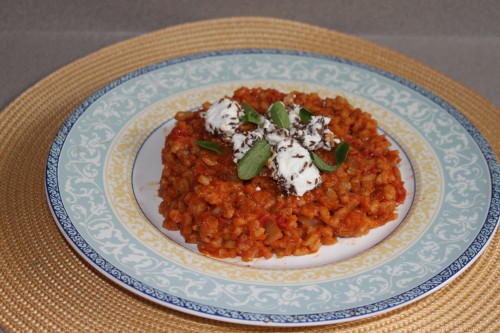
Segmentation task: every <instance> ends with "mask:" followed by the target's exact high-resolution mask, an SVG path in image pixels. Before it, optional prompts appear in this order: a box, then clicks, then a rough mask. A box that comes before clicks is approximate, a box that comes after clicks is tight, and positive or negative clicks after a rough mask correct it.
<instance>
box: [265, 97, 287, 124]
mask: <svg viewBox="0 0 500 333" xmlns="http://www.w3.org/2000/svg"><path fill="white" fill-rule="evenodd" d="M269 112H271V117H272V119H273V123H274V124H276V126H278V127H279V128H284V129H287V130H288V129H290V118H289V117H288V112H286V109H285V104H283V102H281V101H276V102H274V103H273V105H272V106H271V110H270V111H269Z"/></svg>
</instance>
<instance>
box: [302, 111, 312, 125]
mask: <svg viewBox="0 0 500 333" xmlns="http://www.w3.org/2000/svg"><path fill="white" fill-rule="evenodd" d="M312 116H313V114H312V112H311V111H309V110H308V109H306V108H300V112H299V117H300V121H302V122H303V123H305V124H307V123H308V122H310V121H311V118H312Z"/></svg>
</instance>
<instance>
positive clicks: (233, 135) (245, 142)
mask: <svg viewBox="0 0 500 333" xmlns="http://www.w3.org/2000/svg"><path fill="white" fill-rule="evenodd" d="M270 109H271V107H270ZM270 109H269V110H270ZM300 109H301V106H299V105H295V104H294V105H288V106H287V107H286V111H287V112H288V117H289V119H290V129H285V128H280V127H278V126H276V124H274V123H273V121H272V117H271V115H270V113H271V112H269V110H268V112H267V113H266V114H265V116H263V117H261V119H260V122H259V124H258V126H257V127H256V128H255V130H253V131H241V130H240V129H239V125H240V121H239V116H240V115H241V114H242V113H243V112H242V110H241V107H240V106H239V105H238V103H236V102H235V101H232V100H230V99H226V98H224V99H221V100H219V101H217V102H215V103H214V104H212V105H211V106H210V108H209V109H208V110H207V112H206V114H205V115H204V117H205V128H206V130H207V131H208V132H210V133H212V134H215V135H218V136H221V137H223V138H225V139H226V140H230V141H231V144H232V148H233V161H234V163H238V161H240V160H241V159H242V158H243V156H245V154H246V153H247V152H248V151H249V150H250V148H251V147H252V146H253V145H254V144H255V143H256V142H258V141H261V140H263V139H265V140H267V142H268V143H269V145H270V146H271V149H272V151H273V155H272V156H271V158H270V159H269V160H268V162H267V165H268V167H269V168H270V169H271V171H272V177H273V179H275V180H276V181H277V182H278V184H279V185H280V186H281V187H282V188H283V189H284V190H285V191H286V192H287V193H288V194H292V195H297V196H302V195H303V194H304V193H305V192H307V191H310V190H312V189H314V188H316V187H318V186H319V185H320V184H321V181H322V180H321V175H320V172H319V169H318V168H317V167H316V165H315V164H314V162H313V160H312V159H311V156H310V154H309V151H313V150H317V149H325V150H331V149H332V145H334V144H335V143H337V141H339V140H338V139H337V138H335V137H334V134H333V133H332V132H331V131H330V129H329V128H328V124H329V123H330V118H328V117H323V116H311V117H310V120H309V121H308V122H307V123H304V122H302V121H301V118H300Z"/></svg>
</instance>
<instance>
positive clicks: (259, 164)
mask: <svg viewBox="0 0 500 333" xmlns="http://www.w3.org/2000/svg"><path fill="white" fill-rule="evenodd" d="M271 155H272V152H271V146H270V145H269V142H267V140H260V141H258V142H256V143H255V144H254V145H253V146H252V148H250V149H249V150H248V151H247V153H246V154H245V155H244V156H243V157H242V159H241V160H239V161H238V163H237V164H236V168H237V170H238V177H239V178H240V179H243V180H249V179H252V178H253V177H255V176H257V175H258V174H259V172H260V171H261V170H262V168H263V167H264V165H265V164H266V162H267V160H268V159H269V158H270V157H271Z"/></svg>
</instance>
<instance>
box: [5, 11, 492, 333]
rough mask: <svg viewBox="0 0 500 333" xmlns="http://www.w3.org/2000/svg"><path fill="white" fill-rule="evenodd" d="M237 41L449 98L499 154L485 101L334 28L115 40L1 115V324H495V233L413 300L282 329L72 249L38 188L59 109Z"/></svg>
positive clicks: (212, 29) (433, 328) (263, 25)
mask: <svg viewBox="0 0 500 333" xmlns="http://www.w3.org/2000/svg"><path fill="white" fill-rule="evenodd" d="M240 48H272V49H287V50H303V51H308V52H313V53H322V54H326V55H333V56H338V57H344V58H348V59H352V60H355V61H358V62H362V63H366V64H368V65H371V66H374V67H378V68H381V69H383V70H386V71H389V72H392V73H394V74H396V75H399V76H401V77H404V78H406V79H408V80H410V81H413V82H416V83H417V84H419V85H421V86H423V87H424V88H427V89H428V90H430V91H432V92H434V93H435V94H436V95H438V96H440V97H441V98H443V99H444V100H446V101H448V102H449V103H450V104H452V105H453V106H454V107H455V108H457V109H458V110H459V111H460V112H462V113H463V114H464V115H466V116H467V117H468V118H469V120H471V121H472V123H473V124H474V125H475V126H476V127H477V128H478V129H479V130H480V131H481V133H482V134H483V135H484V136H485V137H486V139H487V140H488V141H489V143H490V145H491V147H492V148H493V150H494V152H495V154H496V155H497V156H500V131H498V128H497V123H498V120H499V114H500V113H499V110H498V109H497V108H496V107H495V106H494V105H492V104H491V103H489V102H488V101H486V100H485V99H483V98H481V97H480V96H478V95H477V94H475V93H474V92H472V91H471V90H469V89H467V88H465V87H463V86H462V85H460V84H459V83H457V82H454V81H453V80H451V79H449V78H447V77H445V76H443V75H441V74H439V73H437V72H436V71H434V70H432V69H430V68H428V67H426V66H424V65H422V64H419V63H417V62H416V61H413V60H411V59H409V58H407V57H404V56H402V55H400V54H397V53H395V52H392V51H390V50H387V49H385V48H382V47H379V46H377V45H374V44H372V43H369V42H366V41H363V40H360V39H358V38H354V37H351V36H347V35H344V34H341V33H337V32H333V31H330V30H326V29H322V28H318V27H314V26H310V25H306V24H301V23H296V22H290V21H283V20H277V19H269V18H230V19H218V20H210V21H204V22H199V23H192V24H186V25H180V26H175V27H171V28H167V29H163V30H160V31H157V32H153V33H150V34H147V35H144V36H140V37H137V38H134V39H130V40H127V41H124V42H121V43H118V44H115V45H113V46H110V47H107V48H105V49H103V50H101V51H98V52H96V53H93V54H91V55H89V56H87V57H85V58H83V59H80V60H78V61H76V62H74V63H72V64H70V65H68V66H66V67H64V68H62V69H60V70H58V71H57V72H55V73H53V74H52V75H50V76H48V77H47V78H45V79H43V80H42V81H40V82H39V83H37V84H36V85H34V86H33V87H32V88H30V89H29V90H28V91H26V92H25V93H24V94H22V95H21V96H20V97H19V98H18V99H17V100H15V101H14V102H13V103H12V104H11V105H9V106H8V107H7V108H6V109H5V110H4V111H2V112H1V113H0V156H1V158H0V179H1V186H0V214H1V224H0V306H1V308H0V326H1V327H2V328H3V329H5V330H6V331H7V332H28V331H54V332H76V331H78V332H93V331H98V332H143V331H146V332H151V331H187V332H255V331H265V332H271V331H282V332H285V331H287V332H299V331H311V332H327V331H328V332H330V331H338V332H344V331H345V332H373V331H384V332H394V331H417V330H421V331H423V332H438V331H446V332H458V331H460V332H495V331H496V332H498V331H500V322H499V312H500V310H499V309H500V283H499V269H498V266H499V263H500V259H499V258H500V257H499V236H498V233H497V235H496V236H495V237H494V238H493V240H492V242H491V243H490V245H489V246H488V248H487V250H486V251H485V252H484V253H483V254H482V256H481V257H480V258H479V259H478V260H477V261H476V262H475V263H474V264H473V265H472V266H471V267H470V268H468V269H467V271H466V272H464V273H463V274H461V275H460V276H459V277H458V278H457V279H455V280H454V281H453V282H452V283H450V284H449V285H448V286H446V287H444V288H442V289H441V290H439V291H437V292H435V293H433V294H432V295H430V296H428V297H425V298H423V299H421V300H419V301H417V302H415V303H412V304H410V305H407V306H404V307H402V308H400V309H397V310H394V311H391V312H389V313H386V314H383V315H379V316H376V317H372V318H369V319H363V320H359V321H355V322H349V323H343V324H337V325H328V326H318V327H309V328H283V329H281V328H267V327H252V326H242V325H235V324H228V323H221V322H217V321H212V320H208V319H202V318H198V317H195V316H191V315H187V314H184V313H180V312H177V311H174V310H171V309H168V308H164V307H162V306H159V305H156V304H154V303H152V302H149V301H147V300H144V299H143V298H140V297H138V296H136V295H134V294H132V293H130V292H128V291H126V290H125V289H123V288H121V287H119V286H117V285H115V284H114V283H112V282H110V281H109V280H108V279H107V278H105V277H104V276H102V275H101V274H100V273H98V272H97V271H96V270H94V269H93V268H92V267H90V266H89V265H88V264H86V262H84V260H83V259H81V258H80V256H79V255H78V254H77V253H76V252H74V251H73V250H72V249H71V247H70V245H69V244H68V243H67V242H66V241H65V239H64V238H63V236H62V235H61V233H60V232H59V230H58V228H57V226H56V224H55V222H54V220H53V218H52V215H51V213H50V210H49V208H48V205H47V202H46V197H45V190H44V176H45V163H46V158H47V154H48V150H49V147H50V144H51V142H52V140H53V138H54V136H55V134H56V132H57V130H58V129H59V127H60V126H61V125H62V123H63V121H64V119H65V118H66V117H67V116H68V115H69V114H70V113H71V112H72V111H73V110H74V109H75V108H76V107H77V106H78V105H79V104H80V103H82V102H83V101H84V100H85V99H86V97H88V96H89V95H91V94H92V93H93V92H94V91H96V90H98V89H99V88H101V87H103V86H104V85H106V84H107V83H109V82H110V81H113V80H115V79H116V78H118V77H120V76H122V75H124V74H126V73H128V72H131V71H134V70H136V69H138V68H140V67H143V66H146V65H149V64H152V63H156V62H159V61H163V60H166V59H170V58H174V57H179V56H184V55H188V54H194V53H201V52H207V51H212V50H225V49H240Z"/></svg>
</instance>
